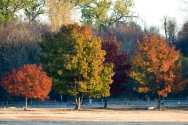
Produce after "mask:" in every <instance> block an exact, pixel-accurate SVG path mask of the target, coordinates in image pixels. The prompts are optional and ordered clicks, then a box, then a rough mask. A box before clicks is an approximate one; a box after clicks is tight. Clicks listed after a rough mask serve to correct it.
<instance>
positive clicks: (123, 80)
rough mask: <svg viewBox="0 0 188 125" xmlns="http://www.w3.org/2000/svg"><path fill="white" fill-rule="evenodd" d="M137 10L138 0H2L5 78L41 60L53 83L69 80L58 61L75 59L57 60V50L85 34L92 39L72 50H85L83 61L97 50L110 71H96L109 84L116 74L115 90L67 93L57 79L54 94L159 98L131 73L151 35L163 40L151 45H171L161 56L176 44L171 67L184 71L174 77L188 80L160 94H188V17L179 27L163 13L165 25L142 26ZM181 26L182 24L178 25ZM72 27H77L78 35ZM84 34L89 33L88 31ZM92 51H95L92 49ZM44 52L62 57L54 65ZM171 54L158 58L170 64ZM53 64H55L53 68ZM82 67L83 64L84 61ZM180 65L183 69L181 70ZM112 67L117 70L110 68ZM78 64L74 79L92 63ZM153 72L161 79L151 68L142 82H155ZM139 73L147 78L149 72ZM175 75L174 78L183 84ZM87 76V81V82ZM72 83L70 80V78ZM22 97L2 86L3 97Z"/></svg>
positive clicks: (0, 72) (0, 57) (0, 64)
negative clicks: (144, 88)
mask: <svg viewBox="0 0 188 125" xmlns="http://www.w3.org/2000/svg"><path fill="white" fill-rule="evenodd" d="M182 2H183V1H182ZM183 3H184V4H187V3H186V2H185V1H184V2H183ZM133 9H134V1H133V0H115V1H114V0H32V1H31V0H0V82H1V81H2V79H3V76H4V74H5V72H11V71H12V70H13V69H19V68H20V67H22V66H24V65H26V64H36V65H37V66H39V65H42V67H43V69H44V71H45V72H47V74H48V75H49V76H50V77H51V78H52V79H53V82H54V81H55V80H57V81H58V80H60V79H65V77H66V78H68V77H69V76H68V75H69V74H68V75H67V74H66V73H65V72H68V71H67V69H66V70H65V69H63V68H62V70H60V67H61V66H59V65H60V64H59V63H57V62H58V61H59V62H62V64H64V65H65V64H66V63H67V62H69V61H70V60H68V59H67V58H65V57H62V58H61V59H58V58H57V57H58V54H59V52H60V50H61V49H63V50H65V51H66V52H64V51H63V50H61V52H62V53H61V54H67V53H68V50H67V48H66V47H70V46H71V45H77V44H78V43H77V42H75V41H74V40H73V39H72V38H75V37H76V38H80V39H77V40H78V41H79V40H80V41H82V37H83V39H84V40H85V41H91V42H88V43H83V44H82V45H80V44H79V45H77V48H76V49H75V48H74V51H72V52H71V53H79V52H80V55H81V56H80V57H75V58H76V59H77V60H84V59H85V58H86V60H89V58H90V57H87V55H90V56H91V57H93V58H94V56H95V55H98V58H97V59H98V60H101V61H102V62H99V63H101V65H103V67H105V68H106V70H107V69H108V72H107V71H106V70H102V69H101V71H100V72H102V73H103V74H102V73H101V74H98V72H95V75H96V74H98V75H100V77H101V79H102V80H103V81H105V80H106V83H109V82H112V81H109V80H108V79H104V78H107V77H109V76H110V78H112V80H113V82H112V84H110V86H109V85H107V86H108V87H107V86H106V87H105V88H106V89H109V90H110V91H109V92H110V93H107V94H106V93H101V92H98V90H101V89H99V88H100V86H98V85H97V84H96V86H97V87H99V88H97V89H96V88H95V89H93V88H92V87H91V88H90V89H91V90H93V91H89V90H88V89H85V90H80V91H81V94H80V91H79V93H76V94H75V93H70V92H67V91H68V88H67V90H66V91H65V90H63V89H59V84H60V83H59V82H57V81H56V82H57V83H59V84H58V85H56V84H53V83H52V84H53V85H52V86H53V87H52V90H51V92H50V93H49V99H56V100H60V95H63V101H68V100H69V99H71V98H72V95H81V96H85V95H84V94H85V93H89V94H86V95H87V96H86V97H90V96H91V97H96V98H97V97H101V96H102V97H107V96H110V97H113V98H128V99H132V100H134V99H143V98H144V97H145V95H148V96H150V98H151V99H155V98H158V94H159V93H157V92H158V91H156V89H155V90H154V88H155V87H156V86H155V87H154V86H151V85H149V86H147V87H150V90H152V91H150V90H149V91H142V90H140V89H136V88H139V87H140V86H141V84H138V79H135V77H134V75H133V74H132V75H129V72H131V70H133V68H134V67H136V65H137V64H138V63H137V64H135V63H134V62H135V61H136V59H135V60H134V59H133V57H136V56H137V55H139V54H138V53H140V54H141V53H142V52H143V51H144V50H141V43H145V41H150V40H151V41H152V39H153V41H164V42H163V44H158V43H157V44H152V45H151V46H150V48H152V46H153V47H154V46H164V48H165V49H167V48H169V49H167V50H165V49H161V50H160V51H158V52H157V51H156V55H159V53H161V52H162V51H163V50H164V52H166V51H172V50H173V49H171V48H174V50H173V51H177V53H175V54H176V55H177V56H176V57H174V60H173V61H172V63H173V65H172V67H171V69H172V71H174V70H176V71H180V74H179V75H178V74H176V75H177V76H179V77H178V78H177V77H176V78H175V77H173V78H174V79H176V80H179V81H182V83H185V84H184V85H183V84H182V86H181V87H183V89H182V88H181V89H178V90H181V91H180V92H179V91H174V92H173V89H172V91H171V90H169V91H168V90H165V91H168V93H169V94H168V96H167V95H166V93H165V94H164V93H162V94H159V95H162V96H164V97H166V96H167V97H169V98H186V97H187V96H188V84H187V83H186V80H187V79H186V78H188V44H187V42H188V21H187V22H186V21H185V23H184V24H183V25H182V26H177V22H176V20H175V17H168V16H164V15H161V18H163V20H162V21H161V24H162V25H163V29H158V27H153V26H151V27H141V26H140V24H139V23H137V21H136V20H142V19H140V18H139V16H138V14H137V13H135V12H133V11H132V10H133ZM135 19H136V20H135ZM142 21H143V20H142ZM82 26H83V27H82ZM84 26H85V27H84ZM71 27H72V28H71ZM177 27H181V28H180V29H178V28H177ZM161 30H164V31H165V34H161ZM69 32H73V34H71V33H69ZM79 33H80V34H79ZM83 34H85V36H84V35H83ZM90 35H91V36H90ZM95 36H96V37H95ZM98 37H100V38H98ZM150 38H151V39H150ZM163 39H164V40H163ZM52 41H53V42H52ZM61 41H63V42H62V45H60V44H58V42H59V43H60V42H61ZM67 41H68V42H67ZM100 41H101V42H100ZM151 41H150V42H151ZM66 42H67V44H66ZM150 42H149V43H150ZM166 42H167V44H166ZM70 43H71V44H70ZM80 43H81V42H80ZM89 43H90V44H89ZM149 43H147V45H149ZM88 44H89V45H88ZM66 45H67V46H66ZM69 45H70V46H69ZM65 46H66V47H65ZM82 49H83V50H87V53H86V54H85V55H84V54H83V53H82V52H81V51H82ZM100 49H102V50H104V51H105V53H106V55H105V54H104V58H103V57H102V56H101V54H99V53H98V52H101V53H103V52H102V50H100ZM47 50H49V51H47ZM89 50H95V51H92V52H89ZM139 50H140V52H139ZM52 51H53V52H52ZM69 52H70V51H69ZM69 54H70V53H69ZM163 54H164V53H163ZM175 54H174V55H175ZM45 55H49V57H50V58H48V59H49V60H54V61H57V62H55V63H54V64H52V61H51V62H50V61H49V60H48V61H46V60H47V58H42V57H41V56H43V57H45ZM145 55H146V54H145ZM145 55H140V56H145ZM152 55H154V52H152ZM164 55H165V54H164ZM167 55H168V54H167ZM169 55H170V54H169ZM172 55H173V54H172ZM100 56H101V57H100ZM99 57H100V58H99ZM71 58H73V57H71ZM93 58H92V59H93ZM169 58H173V57H172V56H169V57H168V56H167V57H165V58H164V59H163V58H161V60H159V63H160V62H163V60H164V61H167V60H168V63H169V62H170V59H169ZM66 59H67V60H66ZM65 60H66V61H67V62H66V63H65V62H64V61H65ZM98 60H94V59H93V60H91V62H95V61H96V62H98ZM140 60H141V58H140ZM78 62H79V61H78ZM138 62H139V61H138ZM79 63H81V62H79ZM99 63H98V64H99ZM180 63H181V64H180ZM108 64H109V65H108ZM110 64H112V65H113V66H112V65H110ZM64 65H63V66H64ZM66 65H67V67H69V69H71V68H73V65H74V62H71V61H70V65H71V66H69V65H68V64H66ZM91 65H92V66H93V67H95V68H96V69H100V65H97V66H96V65H94V64H91ZM180 65H181V66H180ZM50 66H52V67H51V68H49V67H50ZM58 66H59V67H58ZM79 66H80V67H82V65H81V64H80V65H79ZM178 66H179V67H180V68H181V69H179V68H178ZM83 67H84V66H83ZM112 67H113V73H112V71H111V70H110V68H111V69H112ZM140 67H142V66H140ZM173 67H174V68H173ZM105 68H104V69H105ZM73 69H74V72H76V73H77V74H78V76H76V78H75V79H79V78H80V77H79V76H80V74H79V73H80V72H84V71H85V70H87V71H88V70H89V69H91V68H90V67H89V68H88V67H87V68H85V67H84V68H73ZM142 70H143V71H144V69H139V70H138V72H140V71H142ZM64 71H65V72H64ZM92 71H93V70H92ZM150 71H151V69H150ZM54 72H56V73H54ZM78 72H79V73H78ZM170 72H171V71H170ZM87 73H88V72H87ZM150 73H151V72H150ZM162 73H163V74H165V73H166V71H165V70H164V71H163V72H162ZM61 74H66V75H65V76H62V77H61V78H60V77H59V76H58V75H61ZM88 74H89V73H88ZM112 74H114V75H112ZM156 74H157V73H156ZM169 74H170V73H169ZM169 74H168V75H169ZM73 75H75V73H73ZM82 75H83V74H82ZM95 75H93V74H92V75H90V76H89V77H90V78H93V77H95V78H96V77H97V76H95ZM101 75H102V76H101ZM137 76H138V74H137ZM169 76H170V75H169ZM77 77H78V78H77ZM151 77H153V78H154V80H155V81H157V79H158V77H160V76H157V77H155V72H152V73H151V74H149V77H148V76H147V78H148V79H147V80H145V81H142V82H146V83H150V82H151V81H149V80H150V78H151ZM136 78H138V77H136ZM140 78H141V79H144V78H145V77H140ZM54 79H55V80H54ZM82 79H84V80H85V79H87V77H85V76H84V75H83V77H82ZM174 79H173V80H172V81H173V82H176V83H178V82H177V81H176V80H174ZM66 80H67V79H66ZM84 80H83V81H82V82H83V83H84ZM95 80H96V79H95ZM99 81H100V80H98V83H100V82H99ZM56 82H54V83H56ZM67 82H70V81H69V80H67ZM163 82H164V80H163ZM61 84H63V83H61ZM79 84H80V81H79ZM101 84H102V83H101ZM101 84H100V85H101ZM142 85H143V84H142ZM144 85H147V84H144ZM168 85H169V86H170V87H174V88H178V87H177V85H175V84H168ZM172 85H173V86H172ZM178 85H180V84H178ZM104 86H105V85H103V90H102V91H103V92H105V91H107V90H105V89H104ZM144 87H146V86H144ZM54 88H55V89H54ZM57 88H58V89H57ZM156 88H157V87H156ZM64 89H66V88H64ZM83 91H84V92H83ZM140 92H144V93H140ZM172 92H173V93H172ZM70 95H71V96H70ZM88 95H89V96H88ZM94 95H95V96H94ZM99 95H100V96H99ZM22 99H23V97H21V96H18V97H15V96H13V95H11V94H9V93H8V92H7V91H6V90H5V89H4V88H3V87H2V86H1V87H0V101H7V100H8V101H20V100H22Z"/></svg>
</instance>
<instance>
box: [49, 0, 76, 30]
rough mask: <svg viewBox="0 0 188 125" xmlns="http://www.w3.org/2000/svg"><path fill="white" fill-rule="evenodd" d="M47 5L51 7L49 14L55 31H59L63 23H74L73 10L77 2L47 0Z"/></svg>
mask: <svg viewBox="0 0 188 125" xmlns="http://www.w3.org/2000/svg"><path fill="white" fill-rule="evenodd" d="M47 6H48V7H49V10H48V16H49V19H50V24H51V28H52V31H53V32H57V31H58V30H59V29H60V28H61V25H66V24H70V23H72V21H71V11H73V8H74V7H75V4H74V3H73V2H71V1H69V0H66V1H65V0H58V1H57V0H47Z"/></svg>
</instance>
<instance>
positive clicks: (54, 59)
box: [39, 24, 113, 110]
mask: <svg viewBox="0 0 188 125" xmlns="http://www.w3.org/2000/svg"><path fill="white" fill-rule="evenodd" d="M40 47H41V49H42V52H43V54H42V55H41V56H40V58H39V60H40V62H41V63H42V64H43V68H44V69H45V71H47V72H48V74H49V76H51V77H52V79H53V89H54V90H56V91H57V92H59V93H64V94H69V95H72V96H75V102H76V107H75V109H78V110H79V109H80V97H82V96H84V95H88V96H91V97H100V96H104V95H105V96H109V88H104V87H105V86H107V85H109V84H111V83H112V80H111V77H112V76H113V70H112V69H113V65H112V64H104V63H103V61H104V55H105V51H104V50H102V49H101V40H100V38H99V37H95V36H93V35H92V33H91V29H90V27H89V26H86V25H83V26H79V25H78V24H70V25H67V26H65V25H63V26H62V27H61V29H60V31H59V32H57V33H54V34H53V35H45V36H44V41H43V42H41V43H40ZM107 89H108V90H107ZM103 90H105V91H103Z"/></svg>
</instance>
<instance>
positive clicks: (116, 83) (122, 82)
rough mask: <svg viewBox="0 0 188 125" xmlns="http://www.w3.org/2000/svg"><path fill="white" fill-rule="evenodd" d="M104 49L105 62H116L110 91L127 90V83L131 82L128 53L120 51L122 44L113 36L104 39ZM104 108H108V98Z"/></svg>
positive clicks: (119, 91)
mask: <svg viewBox="0 0 188 125" xmlns="http://www.w3.org/2000/svg"><path fill="white" fill-rule="evenodd" d="M102 49H103V50H105V51H106V55H105V62H107V63H113V64H114V69H113V70H114V72H115V75H114V76H113V77H112V79H113V83H112V84H110V93H113V94H117V93H121V92H125V91H127V87H126V83H128V82H129V76H128V74H127V73H126V72H128V71H129V70H130V68H131V67H130V64H128V54H122V53H120V44H118V43H117V40H116V38H113V37H108V38H106V39H105V40H103V42H102ZM104 108H107V99H106V98H105V105H104Z"/></svg>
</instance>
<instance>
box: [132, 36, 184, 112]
mask: <svg viewBox="0 0 188 125" xmlns="http://www.w3.org/2000/svg"><path fill="white" fill-rule="evenodd" d="M179 56H180V54H179V51H176V50H175V47H174V46H172V47H170V46H169V45H168V43H167V42H166V40H165V39H164V38H159V37H158V36H157V35H155V34H154V35H151V36H147V35H145V36H144V38H143V41H141V42H140V41H138V48H137V50H136V51H135V55H134V56H132V57H131V64H132V71H131V73H130V77H132V78H133V79H134V80H135V81H136V82H137V83H138V84H139V88H135V89H136V90H137V91H139V92H147V91H152V92H154V93H157V94H158V96H159V99H158V108H159V110H160V109H161V105H160V97H161V96H163V97H166V96H167V95H168V93H170V92H177V91H181V90H183V88H184V86H185V84H184V81H183V76H182V69H181V63H178V64H176V65H175V61H176V60H177V59H178V58H179Z"/></svg>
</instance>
